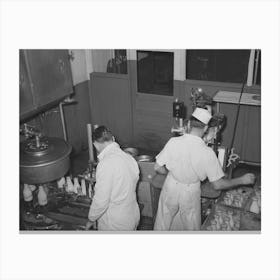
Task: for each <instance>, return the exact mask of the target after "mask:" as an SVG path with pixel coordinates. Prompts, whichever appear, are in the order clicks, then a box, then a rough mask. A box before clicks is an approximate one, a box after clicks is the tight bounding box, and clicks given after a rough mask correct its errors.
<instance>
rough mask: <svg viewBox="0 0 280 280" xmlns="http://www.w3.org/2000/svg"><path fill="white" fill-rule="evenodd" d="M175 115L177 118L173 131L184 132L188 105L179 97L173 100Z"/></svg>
mask: <svg viewBox="0 0 280 280" xmlns="http://www.w3.org/2000/svg"><path fill="white" fill-rule="evenodd" d="M173 117H174V118H175V123H174V125H173V127H172V129H171V132H172V133H177V134H183V133H184V132H185V127H184V119H185V117H186V107H185V105H184V102H182V101H179V99H178V98H176V100H175V101H174V102H173Z"/></svg>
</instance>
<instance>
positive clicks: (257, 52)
mask: <svg viewBox="0 0 280 280" xmlns="http://www.w3.org/2000/svg"><path fill="white" fill-rule="evenodd" d="M259 56H260V50H256V59H255V73H254V82H253V84H254V85H255V84H256V81H257V74H258V68H259Z"/></svg>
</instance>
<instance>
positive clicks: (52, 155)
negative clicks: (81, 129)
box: [20, 124, 72, 185]
mask: <svg viewBox="0 0 280 280" xmlns="http://www.w3.org/2000/svg"><path fill="white" fill-rule="evenodd" d="M22 133H23V134H24V135H25V137H26V138H27V139H26V140H25V141H23V142H22V143H21V144H20V179H21V182H22V183H26V184H35V185H39V184H46V183H48V182H51V181H54V180H57V179H59V178H61V177H62V176H64V175H65V174H66V173H67V171H68V170H69V167H70V159H69V155H70V153H71V150H72V148H71V146H70V145H69V144H68V143H66V142H65V141H64V140H63V139H60V138H53V137H43V136H42V134H41V133H39V132H36V131H35V130H34V129H33V128H31V127H30V126H27V125H26V124H25V125H24V129H23V130H22Z"/></svg>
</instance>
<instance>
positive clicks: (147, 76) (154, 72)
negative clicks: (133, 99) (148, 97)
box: [137, 51, 174, 96]
mask: <svg viewBox="0 0 280 280" xmlns="http://www.w3.org/2000/svg"><path fill="white" fill-rule="evenodd" d="M173 69H174V54H173V52H158V51H137V86H138V92H142V93H150V94H159V95H167V96H172V95H173Z"/></svg>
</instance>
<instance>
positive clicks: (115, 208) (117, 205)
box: [88, 143, 140, 230]
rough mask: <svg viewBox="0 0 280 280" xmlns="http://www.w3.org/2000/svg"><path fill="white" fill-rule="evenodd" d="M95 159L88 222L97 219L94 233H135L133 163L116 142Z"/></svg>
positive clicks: (135, 172)
mask: <svg viewBox="0 0 280 280" xmlns="http://www.w3.org/2000/svg"><path fill="white" fill-rule="evenodd" d="M98 158H99V163H98V166H97V170H96V184H95V195H94V197H93V199H92V204H91V207H90V211H89V215H88V218H89V220H91V221H96V220H98V230H135V229H136V227H137V225H138V223H139V220H140V211H139V207H138V203H137V201H136V184H137V181H138V179H139V167H138V164H137V162H136V161H135V159H134V158H133V157H132V156H130V155H129V154H127V153H125V152H123V151H122V150H121V149H120V146H119V145H118V144H117V143H112V144H110V145H108V146H107V147H106V148H105V149H104V150H103V151H102V152H101V153H100V154H99V156H98Z"/></svg>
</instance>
